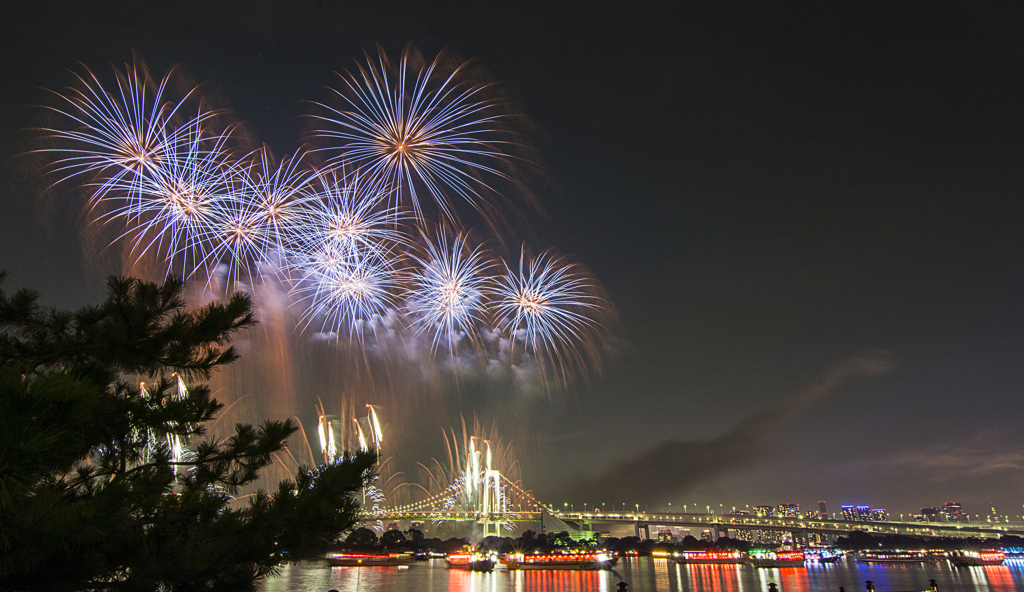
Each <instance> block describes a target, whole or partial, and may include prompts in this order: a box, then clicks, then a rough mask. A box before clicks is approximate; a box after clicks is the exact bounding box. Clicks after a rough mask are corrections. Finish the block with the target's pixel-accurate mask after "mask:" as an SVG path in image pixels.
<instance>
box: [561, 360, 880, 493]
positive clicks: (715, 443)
mask: <svg viewBox="0 0 1024 592" xmlns="http://www.w3.org/2000/svg"><path fill="white" fill-rule="evenodd" d="M892 366H893V362H892V360H891V356H889V355H887V354H885V353H882V352H877V353H872V354H869V355H865V356H860V357H855V358H850V359H847V360H844V361H842V362H840V363H838V364H836V365H835V366H834V367H833V368H832V370H831V371H829V372H828V373H827V374H826V375H825V376H824V377H822V379H821V380H820V381H818V382H817V383H815V384H812V385H809V386H807V387H806V388H804V389H802V390H800V391H798V392H796V393H794V394H793V395H790V396H789V397H786V398H785V399H783V400H782V401H780V402H779V403H777V404H775V405H773V406H771V407H768V408H766V409H762V410H760V411H758V412H757V413H754V414H753V415H751V416H749V417H747V418H746V419H744V420H743V421H741V422H740V423H739V424H737V425H736V427H734V428H733V429H732V430H730V431H728V432H726V433H724V434H722V435H720V436H718V437H715V438H711V439H708V440H696V441H680V440H667V441H665V442H662V443H660V444H657V445H655V446H653V447H651V448H648V449H647V450H644V451H642V452H641V453H639V454H637V455H636V456H634V457H632V458H628V459H626V460H622V461H619V462H617V463H615V464H613V465H612V466H610V467H608V469H606V470H605V471H603V472H602V473H601V474H599V475H598V476H596V477H594V478H592V479H590V480H584V481H583V482H582V483H580V484H579V485H578V487H577V488H576V491H575V492H574V493H576V494H578V495H574V496H573V497H574V498H576V499H582V498H585V497H589V498H593V497H594V495H595V494H598V495H600V496H603V497H604V498H608V499H629V500H636V501H638V502H639V503H641V504H643V503H652V502H656V501H657V500H662V499H665V498H666V497H667V496H670V495H676V494H680V493H683V492H685V491H687V490H689V489H692V488H693V487H695V486H697V485H698V484H700V483H703V482H706V481H710V480H712V479H714V478H717V477H720V476H722V475H724V474H727V473H731V472H733V471H735V470H737V469H739V468H742V467H744V466H747V465H749V464H750V463H751V462H752V461H753V460H754V458H755V454H756V448H755V445H756V444H758V443H759V442H761V441H762V440H763V439H764V438H766V437H767V436H768V435H769V434H771V433H772V432H773V431H774V430H775V429H777V428H779V427H780V426H782V425H783V424H785V423H786V422H788V421H790V420H791V419H793V418H794V417H795V416H796V415H797V414H798V413H800V412H801V411H803V410H804V409H805V408H807V407H808V406H810V405H811V404H813V403H814V402H816V401H818V400H820V399H821V398H823V397H825V396H826V395H828V394H829V393H830V392H832V391H833V390H835V389H836V388H838V387H839V386H840V385H842V384H843V383H844V382H846V381H847V380H849V379H850V378H853V377H857V376H877V375H880V374H884V373H886V372H888V371H889V370H890V369H891V368H892Z"/></svg>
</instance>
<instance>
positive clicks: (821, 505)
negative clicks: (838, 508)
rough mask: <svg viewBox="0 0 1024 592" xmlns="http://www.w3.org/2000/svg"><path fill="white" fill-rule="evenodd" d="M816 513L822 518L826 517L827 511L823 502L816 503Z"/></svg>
mask: <svg viewBox="0 0 1024 592" xmlns="http://www.w3.org/2000/svg"><path fill="white" fill-rule="evenodd" d="M818 512H819V513H820V514H821V515H822V516H828V510H827V509H825V502H818Z"/></svg>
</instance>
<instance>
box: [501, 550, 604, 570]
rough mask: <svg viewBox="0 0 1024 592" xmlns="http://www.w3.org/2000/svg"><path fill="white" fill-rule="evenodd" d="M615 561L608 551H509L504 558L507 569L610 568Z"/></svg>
mask: <svg viewBox="0 0 1024 592" xmlns="http://www.w3.org/2000/svg"><path fill="white" fill-rule="evenodd" d="M617 562H618V557H613V556H611V555H609V554H608V553H551V554H547V555H524V554H522V553H509V554H508V555H506V556H505V560H504V563H505V566H506V567H507V568H508V569H611V568H612V567H613V566H614V565H615V564H616V563H617Z"/></svg>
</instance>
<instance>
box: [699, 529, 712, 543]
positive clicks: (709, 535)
mask: <svg viewBox="0 0 1024 592" xmlns="http://www.w3.org/2000/svg"><path fill="white" fill-rule="evenodd" d="M700 540H702V541H711V542H712V543H713V542H715V534H714V533H713V532H711V531H710V530H707V529H705V530H704V532H702V533H700Z"/></svg>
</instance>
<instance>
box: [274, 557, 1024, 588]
mask: <svg viewBox="0 0 1024 592" xmlns="http://www.w3.org/2000/svg"><path fill="white" fill-rule="evenodd" d="M865 580H871V581H873V582H874V584H875V588H876V590H877V592H888V591H894V590H921V589H925V588H928V585H929V584H928V582H929V580H935V581H936V583H937V585H938V589H939V591H940V592H945V591H948V590H957V591H960V590H963V591H967V590H982V591H989V592H1010V591H1015V590H1024V561H1020V560H1013V561H1007V562H1006V564H1005V565H1001V566H988V567H969V568H963V567H961V568H954V567H952V566H950V565H949V564H948V563H947V562H942V563H938V564H926V565H863V564H857V563H854V562H853V561H852V559H851V560H848V561H847V562H846V563H839V564H834V565H819V564H810V563H809V564H808V566H807V567H806V568H802V569H801V568H791V569H756V568H753V567H750V566H747V565H690V566H686V565H678V564H676V563H673V562H671V561H668V560H666V559H661V558H652V557H639V558H631V559H626V558H623V559H622V560H620V562H619V564H618V566H616V569H615V570H614V571H521V570H517V571H512V572H510V571H506V570H504V569H497V570H495V571H494V572H492V573H476V572H469V571H465V570H449V569H448V568H447V566H446V565H445V562H444V560H439V559H435V560H431V561H430V562H425V563H420V564H415V565H412V566H409V567H407V568H396V567H334V568H331V567H327V566H325V565H321V564H317V563H311V562H310V563H299V564H292V565H286V566H284V567H283V568H282V570H281V574H280V575H279V576H277V577H274V578H270V579H268V580H267V581H266V582H265V583H264V586H263V588H262V590H263V592H327V591H328V590H331V589H336V590H338V591H339V592H356V591H357V590H358V591H359V592H441V591H444V590H448V591H451V592H533V591H538V592H614V591H615V590H616V587H617V585H618V583H619V582H620V581H624V582H627V583H628V584H629V590H630V591H631V592H691V591H692V592H703V591H710V590H715V591H723V592H759V591H766V590H768V584H769V583H770V582H774V583H776V584H777V585H778V587H779V590H780V592H786V591H793V592H817V591H819V590H822V591H824V590H831V591H833V592H835V591H838V590H839V587H840V586H842V587H844V588H845V590H846V591H847V592H855V591H858V590H864V589H865V586H864V582H865Z"/></svg>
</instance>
